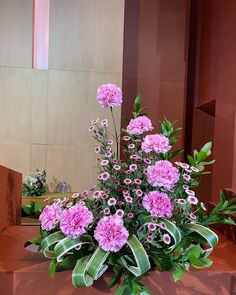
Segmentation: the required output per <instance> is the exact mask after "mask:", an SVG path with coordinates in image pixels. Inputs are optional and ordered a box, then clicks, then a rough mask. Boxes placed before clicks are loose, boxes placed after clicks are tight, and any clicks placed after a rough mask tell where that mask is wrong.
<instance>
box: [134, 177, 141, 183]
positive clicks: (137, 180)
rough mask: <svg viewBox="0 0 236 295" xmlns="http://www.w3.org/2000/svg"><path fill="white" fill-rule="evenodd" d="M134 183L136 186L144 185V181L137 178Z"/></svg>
mask: <svg viewBox="0 0 236 295" xmlns="http://www.w3.org/2000/svg"><path fill="white" fill-rule="evenodd" d="M134 183H135V184H141V183H142V180H141V179H139V178H135V180H134Z"/></svg>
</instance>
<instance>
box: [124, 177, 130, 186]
mask: <svg viewBox="0 0 236 295" xmlns="http://www.w3.org/2000/svg"><path fill="white" fill-rule="evenodd" d="M131 183H132V180H131V179H130V178H125V179H124V184H127V185H129V184H131Z"/></svg>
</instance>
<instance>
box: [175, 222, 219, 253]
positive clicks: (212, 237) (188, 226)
mask: <svg viewBox="0 0 236 295" xmlns="http://www.w3.org/2000/svg"><path fill="white" fill-rule="evenodd" d="M180 228H181V229H182V230H184V231H185V234H188V233H191V232H193V233H198V234H199V235H200V236H201V237H203V239H204V240H205V241H206V242H207V244H208V245H209V246H210V248H209V249H207V250H205V251H204V252H203V254H204V257H207V256H209V254H210V253H211V252H212V250H213V248H214V247H215V246H216V245H217V243H218V241H219V238H218V236H217V234H216V233H215V232H214V231H212V230H211V229H209V228H208V227H205V226H203V225H201V224H198V223H185V224H181V225H180Z"/></svg>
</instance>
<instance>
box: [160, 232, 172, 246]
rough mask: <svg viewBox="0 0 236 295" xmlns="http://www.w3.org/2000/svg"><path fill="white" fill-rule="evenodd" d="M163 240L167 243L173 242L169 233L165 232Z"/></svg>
mask: <svg viewBox="0 0 236 295" xmlns="http://www.w3.org/2000/svg"><path fill="white" fill-rule="evenodd" d="M162 240H163V242H164V243H165V244H167V245H169V244H170V242H171V238H170V236H169V235H168V234H164V235H163V237H162Z"/></svg>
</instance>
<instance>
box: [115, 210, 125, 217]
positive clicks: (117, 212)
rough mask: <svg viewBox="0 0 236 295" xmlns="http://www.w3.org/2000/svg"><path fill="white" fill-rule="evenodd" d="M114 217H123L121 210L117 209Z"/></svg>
mask: <svg viewBox="0 0 236 295" xmlns="http://www.w3.org/2000/svg"><path fill="white" fill-rule="evenodd" d="M116 216H118V217H120V218H122V217H123V216H124V211H123V210H121V209H118V210H117V211H116Z"/></svg>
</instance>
